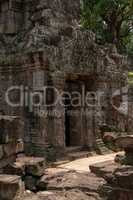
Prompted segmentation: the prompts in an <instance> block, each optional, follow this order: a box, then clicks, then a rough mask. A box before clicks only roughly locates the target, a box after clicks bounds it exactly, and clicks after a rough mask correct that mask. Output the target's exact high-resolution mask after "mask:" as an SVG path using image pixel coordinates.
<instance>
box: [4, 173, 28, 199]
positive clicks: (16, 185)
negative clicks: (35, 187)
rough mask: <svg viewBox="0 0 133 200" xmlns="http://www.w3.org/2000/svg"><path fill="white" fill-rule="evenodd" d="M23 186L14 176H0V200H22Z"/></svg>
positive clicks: (18, 178) (19, 178)
mask: <svg viewBox="0 0 133 200" xmlns="http://www.w3.org/2000/svg"><path fill="white" fill-rule="evenodd" d="M24 190H25V188H24V184H23V182H22V180H21V177H19V176H16V175H6V174H1V175H0V200H18V199H19V200H22V199H23V194H24Z"/></svg>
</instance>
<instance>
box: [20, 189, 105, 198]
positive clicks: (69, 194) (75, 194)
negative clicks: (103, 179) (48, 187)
mask: <svg viewBox="0 0 133 200" xmlns="http://www.w3.org/2000/svg"><path fill="white" fill-rule="evenodd" d="M23 200H103V199H101V198H100V197H99V195H98V194H96V193H91V192H82V191H80V190H69V191H44V192H38V193H37V194H29V195H28V194H27V195H25V197H24V199H23Z"/></svg>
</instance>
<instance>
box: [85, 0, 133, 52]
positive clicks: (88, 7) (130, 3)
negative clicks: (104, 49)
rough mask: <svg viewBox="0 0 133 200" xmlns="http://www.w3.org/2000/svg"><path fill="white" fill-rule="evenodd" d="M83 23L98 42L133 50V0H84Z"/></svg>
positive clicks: (123, 49) (124, 49)
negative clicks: (93, 33) (92, 32)
mask: <svg viewBox="0 0 133 200" xmlns="http://www.w3.org/2000/svg"><path fill="white" fill-rule="evenodd" d="M81 24H82V26H83V27H84V28H85V29H91V30H92V31H94V32H95V33H96V36H97V40H98V42H102V43H105V42H110V43H114V44H116V45H117V47H119V49H121V50H122V51H128V50H129V51H132V52H133V42H131V41H132V39H133V0H82V15H81Z"/></svg>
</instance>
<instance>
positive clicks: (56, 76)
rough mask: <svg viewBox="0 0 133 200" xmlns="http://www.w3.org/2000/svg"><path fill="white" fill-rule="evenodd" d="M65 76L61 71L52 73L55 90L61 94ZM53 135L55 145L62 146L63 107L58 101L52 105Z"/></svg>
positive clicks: (63, 132)
mask: <svg viewBox="0 0 133 200" xmlns="http://www.w3.org/2000/svg"><path fill="white" fill-rule="evenodd" d="M64 83H65V78H64V74H62V73H61V72H56V73H55V72H54V73H53V84H54V87H55V88H56V90H57V91H58V92H59V94H61V93H62V92H63V91H64ZM54 112H55V116H54V130H53V133H54V137H55V146H57V147H64V146H65V117H64V113H65V108H64V106H63V105H61V104H60V102H59V101H58V102H57V103H56V105H55V107H54Z"/></svg>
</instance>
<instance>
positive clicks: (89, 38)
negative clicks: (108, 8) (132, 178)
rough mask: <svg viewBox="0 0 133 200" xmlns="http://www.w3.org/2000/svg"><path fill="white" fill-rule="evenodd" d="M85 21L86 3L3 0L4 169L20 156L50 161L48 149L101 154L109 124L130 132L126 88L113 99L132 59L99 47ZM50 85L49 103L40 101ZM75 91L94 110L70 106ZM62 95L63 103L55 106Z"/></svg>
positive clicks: (0, 158) (0, 161)
mask: <svg viewBox="0 0 133 200" xmlns="http://www.w3.org/2000/svg"><path fill="white" fill-rule="evenodd" d="M79 22H80V0H73V1H72V0H67V1H66V0H0V46H1V48H0V105H1V108H0V113H1V117H0V134H1V135H0V143H1V145H0V168H1V171H2V172H3V168H4V167H6V166H7V165H8V164H9V163H10V162H11V161H12V160H14V159H15V158H16V155H17V154H18V153H22V152H25V153H26V154H27V155H31V156H45V155H46V152H47V149H48V148H49V147H52V148H53V149H54V150H55V151H56V152H57V154H63V153H64V152H65V150H66V149H67V147H85V148H87V149H88V150H90V151H93V150H95V149H96V148H99V151H102V147H103V146H104V144H103V142H102V134H101V130H102V128H103V127H104V128H105V127H106V129H105V132H108V129H109V128H108V127H115V129H117V130H121V132H126V133H127V132H128V131H129V130H130V129H129V127H130V125H129V123H128V117H127V115H125V114H123V113H122V112H120V111H119V109H118V108H119V106H120V103H121V101H122V95H123V93H124V91H121V92H120V94H119V95H116V96H113V94H115V92H116V91H117V90H121V88H124V87H125V86H126V84H127V83H126V81H127V77H126V71H124V69H127V60H126V57H124V56H122V55H120V54H119V53H118V52H117V50H116V48H115V47H114V46H113V45H107V46H102V45H98V44H96V41H95V35H94V33H92V32H91V31H89V30H83V28H82V27H80V23H79ZM44 88H47V92H46V95H45V97H46V99H45V100H46V101H45V103H46V105H49V106H45V104H44V102H43V103H42V102H41V104H39V103H38V102H39V100H40V96H39V95H40V94H43V93H44ZM57 92H58V95H57ZM68 93H69V94H70V95H71V97H70V98H68ZM77 93H78V94H80V95H81V96H82V97H84V96H86V94H89V95H91V96H89V105H90V106H88V105H86V104H84V105H79V106H76V107H75V106H74V105H70V102H71V100H72V98H74V97H75V98H76V97H77V96H75V95H76V94H77ZM61 94H64V96H61V97H62V98H63V103H61V102H60V101H59V100H58V101H56V100H57V96H60V95H61ZM95 94H97V95H100V99H97V98H96V97H95ZM73 95H74V96H73ZM98 97H99V96H98ZM38 98H39V99H38ZM55 101H56V104H54V102H55ZM75 101H77V99H76V100H75ZM99 102H100V103H99ZM75 103H76V102H75ZM94 103H95V105H96V106H91V105H92V104H94ZM86 112H87V113H88V114H85V113H86ZM70 113H72V114H71V115H70ZM74 113H76V114H74ZM107 125H108V127H107ZM104 148H105V147H104ZM105 151H107V149H106V148H105ZM60 152H61V153H60ZM9 158H10V159H9ZM28 167H29V165H28ZM29 168H30V167H29ZM31 168H32V167H31ZM31 168H30V171H31ZM6 173H7V172H6ZM32 173H33V172H32ZM8 178H9V177H8ZM1 179H2V177H0V181H1ZM18 182H19V180H18ZM7 199H8V197H7Z"/></svg>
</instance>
